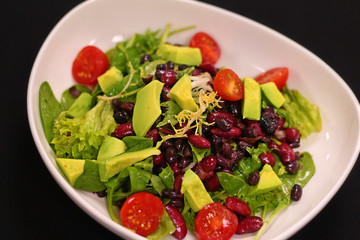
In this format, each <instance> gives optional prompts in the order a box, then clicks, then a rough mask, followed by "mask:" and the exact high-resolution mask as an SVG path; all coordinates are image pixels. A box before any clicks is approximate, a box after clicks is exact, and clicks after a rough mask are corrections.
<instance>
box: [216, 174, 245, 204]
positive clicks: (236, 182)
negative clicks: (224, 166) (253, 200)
mask: <svg viewBox="0 0 360 240" xmlns="http://www.w3.org/2000/svg"><path fill="white" fill-rule="evenodd" d="M217 175H218V178H219V182H220V185H221V186H222V188H223V189H224V190H225V191H226V192H227V193H228V194H230V195H232V196H238V197H240V198H241V196H244V195H245V194H246V193H247V191H248V189H249V185H248V184H247V183H246V182H245V181H244V179H243V178H240V177H238V176H234V175H232V174H229V173H225V172H218V173H217Z"/></svg>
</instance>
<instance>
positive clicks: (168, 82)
mask: <svg viewBox="0 0 360 240" xmlns="http://www.w3.org/2000/svg"><path fill="white" fill-rule="evenodd" d="M161 81H162V82H163V83H164V84H165V86H167V87H172V86H173V85H174V84H175V83H176V81H177V79H176V71H174V70H165V72H164V73H163V74H162V75H161Z"/></svg>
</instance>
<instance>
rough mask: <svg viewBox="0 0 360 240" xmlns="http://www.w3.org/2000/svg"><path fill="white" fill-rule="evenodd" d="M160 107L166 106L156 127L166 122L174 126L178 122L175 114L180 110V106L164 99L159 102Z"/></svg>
mask: <svg viewBox="0 0 360 240" xmlns="http://www.w3.org/2000/svg"><path fill="white" fill-rule="evenodd" d="M160 107H163V108H166V111H165V112H164V113H163V114H162V115H163V117H164V118H163V120H162V121H161V122H159V123H158V124H157V125H156V127H162V126H165V125H166V124H170V125H171V126H175V125H176V124H177V123H178V120H177V119H176V115H177V114H179V113H180V112H181V108H180V107H179V105H177V103H176V102H174V101H166V102H162V103H160Z"/></svg>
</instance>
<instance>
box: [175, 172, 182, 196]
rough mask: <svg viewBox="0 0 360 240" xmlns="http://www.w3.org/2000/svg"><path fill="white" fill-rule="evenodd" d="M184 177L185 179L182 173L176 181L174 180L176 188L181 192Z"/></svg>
mask: <svg viewBox="0 0 360 240" xmlns="http://www.w3.org/2000/svg"><path fill="white" fill-rule="evenodd" d="M183 179H184V174H183V173H181V174H179V175H177V176H176V177H175V181H174V190H175V191H177V192H180V190H181V184H182V181H183Z"/></svg>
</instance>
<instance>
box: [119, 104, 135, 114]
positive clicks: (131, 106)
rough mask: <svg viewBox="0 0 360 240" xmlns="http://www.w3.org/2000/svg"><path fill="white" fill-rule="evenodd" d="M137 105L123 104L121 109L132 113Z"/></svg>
mask: <svg viewBox="0 0 360 240" xmlns="http://www.w3.org/2000/svg"><path fill="white" fill-rule="evenodd" d="M134 106H135V103H133V102H122V103H121V105H120V108H121V109H122V110H125V111H127V112H129V113H131V112H132V111H133V110H134Z"/></svg>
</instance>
